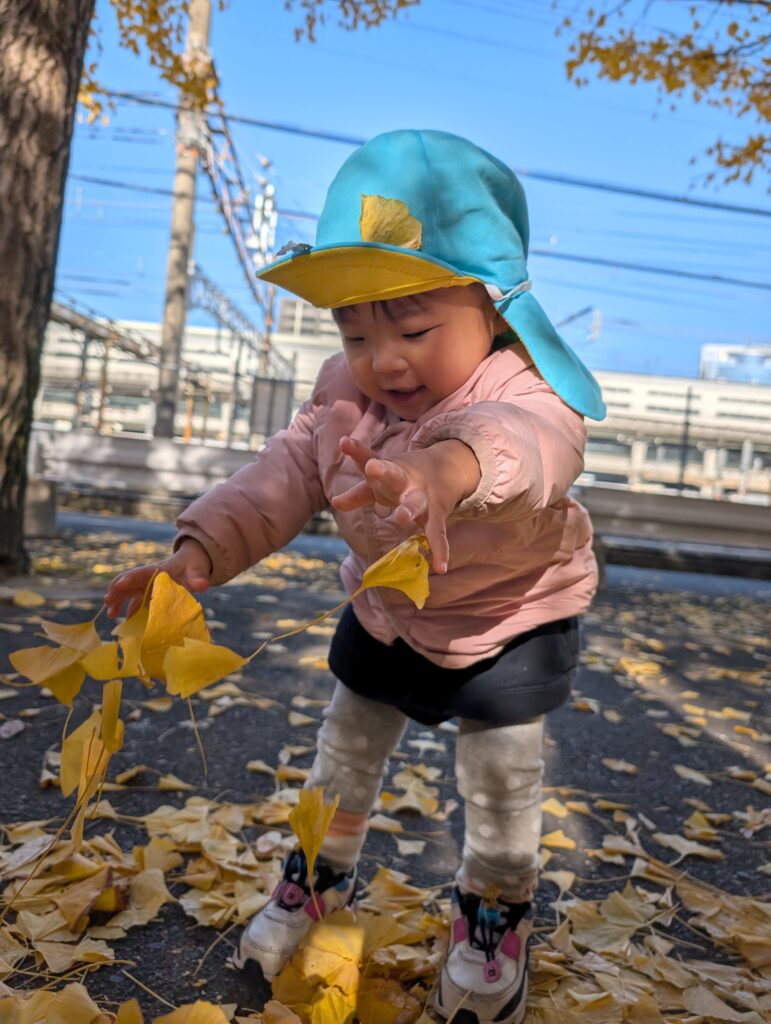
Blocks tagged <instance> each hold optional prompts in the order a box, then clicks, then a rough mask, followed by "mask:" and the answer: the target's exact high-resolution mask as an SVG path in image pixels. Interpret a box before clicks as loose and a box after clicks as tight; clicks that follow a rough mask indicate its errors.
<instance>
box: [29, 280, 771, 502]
mask: <svg viewBox="0 0 771 1024" xmlns="http://www.w3.org/2000/svg"><path fill="white" fill-rule="evenodd" d="M121 327H124V328H127V329H131V330H133V331H135V332H141V333H142V334H143V335H144V336H145V337H148V338H150V339H151V340H152V341H154V342H157V339H158V338H159V330H160V328H159V325H157V324H121ZM271 340H272V342H273V344H274V345H275V346H276V348H277V350H278V351H279V352H280V353H282V354H283V355H284V356H285V357H287V359H288V360H289V361H290V363H293V365H294V367H295V371H294V402H295V407H297V406H299V404H300V403H301V402H302V401H304V400H305V399H306V398H307V397H308V395H309V394H310V392H311V388H312V386H313V382H314V380H315V379H316V376H317V374H318V372H319V369H320V367H321V365H322V363H323V362H324V360H325V359H328V358H329V357H330V356H332V355H334V354H335V353H337V352H340V351H341V345H340V335H339V332H338V329H337V326H336V324H335V321H334V319H333V317H332V314H331V313H330V312H329V310H320V309H314V308H313V307H312V306H309V305H307V304H306V303H304V302H302V301H301V300H298V299H283V300H282V301H281V303H280V306H279V313H278V316H277V318H276V330H275V332H274V334H273V337H272V339H271ZM703 353H704V359H703V361H702V374H701V377H700V378H699V379H692V378H686V377H665V376H653V375H651V374H638V373H621V372H615V371H608V370H600V371H596V373H595V376H596V377H597V380H598V381H599V383H600V386H601V387H602V390H603V394H604V396H605V401H606V403H607V406H608V415H607V418H606V419H605V420H603V421H602V422H601V423H595V422H593V421H590V420H588V421H587V429H588V433H589V440H588V445H587V451H586V474H585V477H584V479H585V480H586V481H591V480H592V479H593V480H595V481H597V482H598V483H610V484H618V485H619V486H622V487H631V488H634V489H638V490H659V491H660V490H677V491H690V492H692V493H699V494H702V495H703V496H705V497H726V498H736V499H738V500H743V501H754V502H758V503H763V504H771V347H768V348H754V349H750V348H741V347H737V346H718V345H714V346H713V345H710V346H705V348H704V349H703ZM714 353H717V355H715V354H714ZM745 355H746V356H750V355H751V356H753V357H754V361H753V362H750V361H748V360H744V361H743V360H741V359H739V358H738V357H740V356H742V357H743V356H745ZM734 356H735V357H736V359H735V361H734V363H733V364H731V363H730V360H729V357H730V358H734ZM184 359H185V361H186V363H187V367H188V370H187V376H186V384H184V385H183V387H182V388H181V390H180V396H179V408H178V418H177V430H178V432H179V433H181V434H183V436H184V437H185V439H188V440H190V441H193V442H198V443H200V442H204V443H209V444H220V445H223V446H224V445H227V446H229V447H246V446H248V445H251V446H252V447H254V446H255V445H259V444H261V442H262V434H263V433H264V431H263V430H261V429H255V428H254V423H253V421H251V422H250V419H249V408H250V403H251V400H252V399H251V396H252V388H253V382H254V377H255V376H256V375H257V374H258V373H259V354H258V353H253V352H247V351H244V352H243V353H242V357H241V359H240V361H239V360H238V346H237V345H236V344H234V341H233V339H232V338H231V337H229V336H228V334H227V333H226V332H225V333H223V332H220V331H219V330H216V329H212V328H203V327H189V328H187V330H186V332H185V346H184ZM742 363H743V365H744V367H745V372H746V370H747V368H748V367H749V366H750V365H751V366H753V367H754V368H755V369H754V370H753V375H752V378H751V380H747V379H745V378H741V379H740V378H739V377H738V376H737V377H736V378H734V377H730V376H729V375H728V373H725V374H718V373H717V372H713V373H712V375H710V368H711V367H713V366H718V365H722V366H723V368H724V369H730V367H731V365H733V367H734V371H735V372H736V373H737V375H738V374H739V373H740V372H741V371H740V366H741V365H742ZM237 364H238V371H239V372H238V374H237V375H236V373H235V371H236V365H237ZM758 367H759V368H760V370H762V371H763V372H764V373H765V374H766V376H765V378H764V380H763V381H761V380H760V378H759V377H758V375H757V374H758ZM42 371H43V379H42V386H41V389H40V392H39V394H38V398H37V402H36V407H35V418H36V422H37V423H38V424H39V425H41V426H48V427H52V428H53V429H55V430H68V429H71V428H73V427H74V428H76V429H78V428H79V429H90V430H96V431H98V432H99V433H121V434H126V433H130V434H134V435H137V434H139V435H143V436H149V435H150V434H151V433H152V425H153V420H154V389H155V387H156V383H157V377H158V368H157V365H154V364H152V363H148V362H140V361H139V360H137V359H136V358H134V357H132V356H128V355H126V354H125V353H124V352H119V351H115V350H114V349H113V350H112V351H108V350H105V348H104V346H100V345H97V344H95V345H93V346H91V349H89V352H88V353H86V352H85V346H84V344H83V338H82V336H79V335H78V334H77V332H74V333H73V332H71V331H70V330H69V329H65V328H62V327H60V326H59V325H56V324H51V325H49V329H48V332H47V334H46V344H45V349H44V353H43V363H42ZM236 394H238V395H239V398H238V400H237V401H234V398H235V396H236Z"/></svg>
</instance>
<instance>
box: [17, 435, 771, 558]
mask: <svg viewBox="0 0 771 1024" xmlns="http://www.w3.org/2000/svg"><path fill="white" fill-rule="evenodd" d="M253 457H254V453H253V452H251V451H248V450H244V449H233V448H223V447H220V446H214V445H194V444H183V443H181V442H178V441H161V440H159V439H150V438H140V437H129V436H121V435H113V436H100V435H96V434H93V433H91V432H90V431H67V432H57V431H50V430H35V431H34V432H33V446H32V458H31V461H30V475H31V477H32V479H33V481H43V482H45V481H48V482H49V484H50V485H53V486H54V487H56V488H58V490H59V492H60V494H70V495H73V494H76V495H78V496H79V499H80V504H81V505H83V503H84V501H85V502H86V504H85V505H83V507H90V508H92V509H93V508H95V507H97V506H98V505H99V504H100V503H101V504H102V505H104V506H108V505H110V504H113V505H117V506H119V507H121V509H122V511H124V512H129V513H131V512H133V513H134V514H147V511H148V509H149V508H151V507H154V510H155V511H157V513H158V517H160V518H172V517H173V516H174V515H175V514H176V513H177V512H178V511H179V510H181V508H182V507H184V505H185V504H186V503H187V502H188V501H189V500H190V499H191V498H192V497H194V496H196V495H198V494H201V493H203V492H204V491H206V490H208V489H209V488H210V487H212V486H214V485H215V484H216V483H219V482H220V481H221V480H223V479H225V478H226V477H228V476H230V475H231V474H232V473H234V472H235V471H236V470H237V469H239V468H240V467H241V466H243V465H246V464H247V463H249V462H250V461H251V460H252V458H253ZM49 492H50V487H49V491H48V492H47V491H46V489H45V488H42V490H41V488H40V485H39V484H38V485H37V492H35V491H34V489H33V491H31V493H39V494H41V496H42V495H46V496H45V498H43V497H41V499H40V500H41V501H43V500H45V501H46V502H47V504H46V505H45V508H46V509H47V510H48V511H47V513H46V514H47V517H48V519H47V522H48V525H49V529H50V528H51V523H50V518H51V510H52V508H54V507H55V503H54V504H53V505H52V502H51V498H50V493H49ZM571 494H572V495H573V496H574V497H575V498H576V499H577V500H578V501H580V502H581V504H582V505H584V507H585V508H586V509H587V511H588V512H589V514H590V516H591V518H592V523H593V526H594V531H595V536H596V538H597V539H598V543H597V551H598V555H599V556H600V558H601V559H602V558H603V557H607V560H608V561H612V562H624V563H626V564H638V565H649V564H658V565H664V566H666V567H668V568H682V569H690V568H697V567H698V566H697V565H696V564H695V563H697V562H702V563H703V564H702V566H701V567H702V568H704V567H707V569H708V571H714V572H744V573H745V574H747V575H754V576H760V577H761V578H771V508H769V507H768V506H759V505H751V504H741V503H738V502H729V501H713V500H710V499H706V498H699V497H692V496H685V495H678V494H660V493H651V492H641V491H631V490H627V489H624V488H622V487H612V486H602V485H596V484H592V485H587V486H576V487H574V488H573V489H572V491H571ZM94 502H96V505H95V504H94ZM36 528H37V530H38V532H42V533H44V532H46V531H45V529H44V528H43V526H41V524H40V522H38V523H37V526H36ZM751 563H754V565H752V564H751Z"/></svg>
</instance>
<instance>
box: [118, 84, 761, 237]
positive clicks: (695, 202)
mask: <svg viewBox="0 0 771 1024" xmlns="http://www.w3.org/2000/svg"><path fill="white" fill-rule="evenodd" d="M105 95H107V96H111V97H113V98H114V99H122V100H127V101H129V102H131V103H138V104H140V105H142V106H148V107H161V108H163V109H166V110H176V109H177V107H176V104H175V103H170V102H168V101H166V100H159V99H154V98H152V97H149V96H141V95H139V94H138V93H132V92H121V91H118V90H114V89H106V90H105ZM225 119H226V120H227V121H230V122H231V123H233V124H245V125H250V126H251V127H253V128H267V129H268V130H270V131H276V132H287V133H288V134H290V135H303V136H305V137H307V138H311V139H321V140H323V141H325V142H340V143H342V144H343V145H348V146H361V145H363V144H364V143H365V142H366V141H367V140H366V139H365V138H361V137H358V136H354V135H340V134H336V133H334V132H324V131H319V130H317V129H314V128H301V127H300V126H299V125H292V124H284V123H282V122H279V121H265V120H263V119H261V118H256V117H245V116H243V115H241V114H226V115H225ZM513 170H514V172H515V173H516V174H519V175H520V176H521V177H523V178H532V179H533V180H534V181H545V182H548V183H549V184H553V185H569V186H572V187H574V188H588V189H593V190H595V191H599V192H613V193H616V194H618V195H626V196H635V197H636V198H638V199H653V200H656V201H657V202H661V203H678V204H680V205H682V206H698V207H701V208H703V209H707V210H720V211H722V212H724V213H741V214H745V215H747V216H752V217H771V209H766V208H764V207H761V206H742V205H740V204H739V203H723V202H720V201H719V200H716V199H695V198H692V197H690V196H679V195H676V194H675V193H673V192H659V191H655V190H652V189H644V188H635V187H633V186H631V185H616V184H614V183H612V182H607V181H595V180H593V179H591V178H576V177H573V176H572V175H567V174H554V173H551V172H549V171H531V170H528V169H527V168H524V167H515V168H513Z"/></svg>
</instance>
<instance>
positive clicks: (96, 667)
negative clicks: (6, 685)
mask: <svg viewBox="0 0 771 1024" xmlns="http://www.w3.org/2000/svg"><path fill="white" fill-rule="evenodd" d="M426 550H427V541H426V539H425V537H423V536H415V537H411V538H410V539H409V540H406V541H404V542H403V543H402V544H400V545H398V547H396V548H394V549H393V550H392V551H389V552H388V553H387V554H385V555H384V556H383V557H382V558H381V559H379V560H378V561H377V562H374V563H373V564H372V565H371V566H370V567H369V568H368V569H367V571H366V572H365V573H364V577H363V580H362V584H361V587H360V588H359V590H358V591H357V592H356V594H354V595H353V597H355V596H356V595H357V594H360V593H362V592H363V591H364V590H367V589H369V588H370V587H392V588H395V589H397V590H401V591H402V593H404V594H406V595H407V596H408V597H409V598H410V600H412V601H413V602H414V603H415V605H416V606H417V607H418V608H422V607H423V605H424V604H425V601H426V598H427V597H428V562H427V560H426V557H425V551H426ZM352 599H353V598H351V599H350V600H352ZM346 603H347V602H346ZM327 614H329V613H327ZM323 617H324V616H322V618H323ZM315 621H318V620H314V622H315ZM41 624H42V628H43V630H44V632H45V634H46V636H47V637H48V639H50V640H52V641H53V642H54V643H55V644H58V645H59V646H58V647H54V646H49V645H46V646H41V647H28V648H25V649H24V650H21V651H15V652H14V653H13V654H11V655H10V661H11V664H12V665H13V667H14V668H15V669H16V671H17V672H19V673H20V674H21V675H23V676H25V677H26V678H27V679H29V680H30V681H31V682H33V683H37V684H38V685H40V686H45V687H47V688H48V689H49V690H51V692H52V693H53V694H54V696H55V697H56V698H57V700H59V701H61V703H63V704H67V705H68V706H70V705H71V704H72V702H73V700H74V698H75V697H76V696H77V694H78V692H79V691H80V688H81V686H82V685H83V681H84V680H85V677H86V674H88V675H90V676H91V677H92V678H93V679H96V680H99V681H108V680H111V679H120V678H125V677H127V676H138V677H139V678H141V679H143V680H144V681H145V682H148V683H149V682H150V681H151V680H157V681H159V682H161V683H165V684H166V689H167V690H168V692H169V693H170V694H173V695H175V696H180V697H185V698H186V697H190V696H192V695H193V694H195V693H197V692H198V691H199V690H202V689H204V688H205V687H207V686H210V685H211V684H212V683H215V682H218V681H219V680H220V679H222V678H224V677H225V676H227V675H229V674H230V673H231V672H234V671H236V670H237V669H240V668H243V667H244V665H246V664H247V663H248V662H249V661H251V659H252V658H254V657H255V656H256V655H257V654H258V653H259V652H260V651H261V650H263V649H264V647H265V646H266V645H267V644H269V643H271V642H272V640H274V639H276V638H274V637H271V638H270V639H269V640H268V641H266V643H264V644H262V645H261V646H260V647H259V648H258V649H257V650H256V651H254V652H253V653H252V654H251V655H248V656H246V657H243V656H242V655H240V654H238V653H236V652H235V651H232V650H230V648H228V647H224V646H221V645H217V644H213V643H212V642H211V634H210V633H209V630H208V628H207V626H206V620H205V618H204V613H203V608H202V607H201V605H200V604H199V603H198V601H197V600H196V599H195V598H194V597H193V595H192V594H190V593H189V592H188V591H187V590H186V589H185V588H184V587H182V586H180V585H179V584H178V583H175V582H174V580H172V579H171V577H170V576H169V575H168V574H167V573H164V572H161V573H158V575H157V576H156V578H155V580H154V583H153V588H152V593H151V595H150V599H149V602H148V604H147V605H146V606H142V607H141V608H140V609H139V611H137V612H136V613H135V614H134V615H132V616H131V618H130V619H127V620H126V621H125V622H122V623H120V624H119V625H118V626H116V627H115V629H113V631H112V633H113V636H115V637H117V640H113V641H106V642H102V641H101V640H100V638H99V634H98V633H97V631H96V628H95V626H94V622H93V621H90V622H83V623H77V624H75V625H62V624H60V623H57V622H47V621H43V622H42V623H41ZM308 625H310V623H307V624H305V625H301V626H300V627H299V628H298V629H296V630H293V632H301V631H302V630H303V629H304V628H307V626H308ZM286 635H287V634H282V636H286Z"/></svg>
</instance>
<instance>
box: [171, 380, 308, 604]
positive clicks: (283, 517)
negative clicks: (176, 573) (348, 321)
mask: <svg viewBox="0 0 771 1024" xmlns="http://www.w3.org/2000/svg"><path fill="white" fill-rule="evenodd" d="M324 378H325V373H324V368H322V372H321V374H320V375H319V379H318V381H317V383H316V386H315V388H314V391H313V394H312V395H311V397H310V398H309V399H308V400H307V401H306V402H305V403H304V404H303V405H302V406H301V407H300V409H299V411H298V412H297V415H296V416H295V418H294V419H293V420H292V422H291V424H290V425H289V427H288V428H287V429H286V430H282V431H280V432H279V433H277V434H275V435H274V436H273V437H271V438H270V440H269V441H268V443H267V444H266V445H265V447H264V448H263V449H262V450H261V451H260V452H258V453H257V454H256V456H255V458H254V461H253V462H251V463H250V464H249V465H247V466H244V467H243V468H242V469H240V470H238V472H236V473H234V474H233V476H231V477H229V478H228V479H227V480H225V481H223V483H221V484H217V485H216V486H215V487H214V488H212V490H210V491H208V492H207V493H206V494H204V495H203V496H202V497H200V498H198V499H197V500H196V501H194V502H193V504H192V505H190V506H189V507H188V508H187V509H186V510H185V511H184V512H183V513H182V515H181V516H180V517H179V518H178V519H177V531H178V532H177V536H176V538H175V540H174V549H175V550H176V549H177V548H178V547H179V545H180V543H181V542H182V540H184V539H185V538H187V537H193V538H194V539H195V540H197V541H198V542H199V543H200V544H201V545H203V547H204V548H205V549H206V552H207V553H208V555H209V558H210V559H211V563H212V577H211V581H212V583H214V584H218V583H225V582H227V581H228V580H229V579H232V578H233V577H234V576H237V575H238V574H239V573H240V572H243V571H244V569H248V568H249V566H251V565H254V564H255V563H256V562H259V561H260V559H261V558H265V556H266V555H269V554H271V553H272V552H273V551H277V550H278V549H279V548H282V547H283V546H284V545H285V544H288V543H289V541H290V540H292V538H293V537H296V536H297V534H298V533H299V532H300V531H301V530H302V528H303V526H304V525H305V524H306V522H307V521H308V520H309V519H310V518H311V517H312V516H313V515H314V514H315V513H316V512H318V511H320V510H321V509H323V508H324V507H325V504H326V498H325V495H324V488H323V485H322V482H321V477H320V474H319V468H318V463H317V459H316V444H315V436H314V435H315V428H316V425H317V423H318V420H319V417H320V415H322V414H323V409H324V405H325V395H324V390H325V388H324V384H325V381H324Z"/></svg>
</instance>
